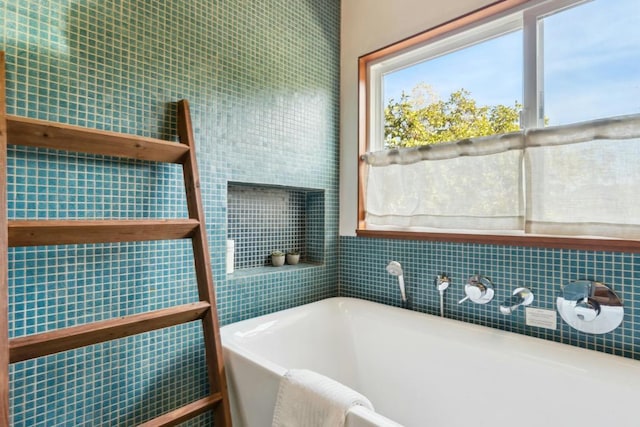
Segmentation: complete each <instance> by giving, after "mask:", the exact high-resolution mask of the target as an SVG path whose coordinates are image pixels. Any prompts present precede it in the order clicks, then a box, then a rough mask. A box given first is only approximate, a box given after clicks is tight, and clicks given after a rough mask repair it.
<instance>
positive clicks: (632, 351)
mask: <svg viewBox="0 0 640 427" xmlns="http://www.w3.org/2000/svg"><path fill="white" fill-rule="evenodd" d="M391 260H396V261H398V262H400V263H401V264H402V266H403V269H404V274H405V285H406V292H407V295H408V296H409V297H410V300H411V308H412V309H413V310H416V311H420V312H424V313H429V314H436V315H439V314H440V296H439V293H438V291H437V289H436V287H435V285H434V279H435V277H436V276H437V275H438V274H440V273H442V272H445V273H447V274H448V275H449V277H451V278H452V284H451V286H450V287H449V289H447V291H446V292H445V305H444V310H445V316H446V317H449V318H452V319H456V320H461V321H465V322H470V323H475V324H479V325H484V326H488V327H493V328H498V329H502V330H506V331H511V332H515V333H520V334H524V335H529V336H533V337H537V338H542V339H548V340H552V341H557V342H561V343H565V344H570V345H575V346H579V347H583V348H587V349H592V350H597V351H602V352H605V353H611V354H615V355H619V356H624V357H628V358H633V359H638V360H640V298H639V297H638V292H637V289H638V279H639V277H638V269H639V268H640V254H628V253H616V252H600V251H578V250H559V249H541V248H526V247H511V246H494V245H479V244H462V243H448V242H424V241H409V240H388V239H370V238H356V237H341V238H340V295H341V296H351V297H358V298H364V299H368V300H372V301H377V302H381V303H384V304H389V305H395V306H400V305H401V299H400V292H399V290H398V281H397V278H396V277H394V276H391V275H390V274H388V273H387V271H386V269H385V267H386V266H387V264H388V263H389V261H391ZM474 274H483V275H485V276H488V277H490V278H491V279H492V281H493V282H494V284H495V285H496V288H495V290H496V295H495V297H494V299H493V301H491V302H490V303H488V304H486V305H480V304H474V303H472V302H470V301H466V302H464V303H462V304H458V301H459V300H461V299H462V298H463V297H464V296H465V294H464V285H465V283H466V282H467V280H468V278H469V277H470V276H472V275H474ZM574 279H589V280H596V281H601V282H604V283H606V284H608V285H610V287H611V288H612V289H613V290H614V291H615V292H616V293H617V294H618V296H619V297H620V298H621V299H622V301H623V303H624V309H625V315H624V320H623V323H622V325H620V326H619V327H618V328H617V329H615V330H614V331H612V332H610V333H607V334H603V335H592V334H586V333H583V332H578V331H576V330H574V329H573V328H571V327H570V326H568V325H567V324H566V323H565V322H564V321H563V320H562V319H561V318H560V315H558V323H557V329H556V330H551V329H544V328H538V327H533V326H527V325H526V324H525V311H524V308H522V307H521V308H519V309H518V310H517V311H516V312H515V313H513V314H512V315H509V316H505V315H503V314H501V313H500V311H499V306H500V304H501V303H503V302H504V301H506V300H507V299H508V297H509V296H510V295H511V293H512V292H513V290H514V289H516V288H518V287H527V288H529V289H531V290H532V291H533V293H534V297H535V300H534V302H533V304H532V305H531V307H536V308H542V309H548V310H555V301H556V298H557V297H558V296H559V294H560V287H561V285H562V284H564V283H567V282H568V281H570V280H574Z"/></svg>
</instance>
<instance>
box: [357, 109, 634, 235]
mask: <svg viewBox="0 0 640 427" xmlns="http://www.w3.org/2000/svg"><path fill="white" fill-rule="evenodd" d="M363 159H364V161H366V162H367V163H368V165H369V167H368V171H367V187H366V207H365V209H366V218H365V220H366V222H367V226H368V227H370V228H373V229H375V228H397V229H409V230H411V229H421V228H427V229H447V230H474V231H489V232H490V231H496V230H501V231H509V232H513V231H516V232H527V233H536V234H552V235H585V236H601V237H620V238H630V239H640V196H639V195H638V192H640V115H631V116H623V117H614V118H609V119H602V120H595V121H590V122H585V123H579V124H574V125H567V126H557V127H550V128H544V129H535V130H529V131H525V132H517V133H512V134H506V135H496V136H491V137H484V138H474V139H467V140H462V141H457V142H453V143H444V144H436V145H427V146H422V147H415V148H401V149H393V150H385V151H378V152H372V153H367V154H365V155H364V156H363Z"/></svg>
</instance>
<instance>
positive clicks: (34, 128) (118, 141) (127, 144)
mask: <svg viewBox="0 0 640 427" xmlns="http://www.w3.org/2000/svg"><path fill="white" fill-rule="evenodd" d="M6 117H7V131H8V133H9V135H10V136H11V138H9V140H8V144H13V145H27V146H33V147H43V148H52V149H56V150H66V151H76V152H82V153H92V154H102V155H106V156H116V157H125V158H130V159H138V160H152V161H157V162H167V163H183V161H184V159H185V156H186V155H187V153H188V152H189V147H188V146H186V145H185V144H179V143H176V142H169V141H163V140H161V139H155V138H145V137H142V136H135V135H126V134H122V133H118V132H108V131H102V130H97V129H88V128H82V127H79V126H73V125H67V124H62V123H53V122H48V121H44V120H36V119H30V118H26V117H17V116H9V115H8V116H6Z"/></svg>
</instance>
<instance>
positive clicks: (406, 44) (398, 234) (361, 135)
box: [356, 0, 640, 252]
mask: <svg viewBox="0 0 640 427" xmlns="http://www.w3.org/2000/svg"><path fill="white" fill-rule="evenodd" d="M527 3H530V4H533V3H535V2H532V1H530V0H501V1H497V2H494V3H491V4H489V5H487V6H485V7H483V8H480V9H477V10H475V11H472V12H470V13H468V14H465V15H462V16H460V17H458V18H454V19H452V20H450V21H447V22H445V23H443V24H440V25H438V26H436V27H433V28H430V29H428V30H426V31H424V32H421V33H418V34H416V35H413V36H410V37H408V38H406V39H403V40H401V41H399V42H397V43H393V44H391V45H389V46H386V47H383V48H381V49H378V50H376V51H373V52H371V53H368V54H366V55H363V56H361V57H359V58H358V227H357V229H356V235H357V236H358V237H369V238H382V239H403V240H426V241H444V242H452V243H479V244H489V245H508V246H526V247H540V248H555V249H578V250H591V251H616V252H640V241H637V240H624V239H606V238H602V239H601V238H583V237H563V236H539V235H499V234H470V233H447V232H443V233H431V232H417V231H395V230H379V229H376V230H372V229H367V227H366V222H365V201H366V197H365V191H366V188H365V177H366V167H367V165H366V162H364V161H363V160H362V155H363V154H365V153H366V152H367V148H368V143H369V126H370V120H371V118H370V109H369V105H368V103H369V98H370V96H371V94H370V93H369V84H368V83H369V65H370V64H371V63H374V62H376V61H379V60H381V59H382V58H385V57H388V56H390V55H396V54H398V53H400V52H402V51H405V50H408V49H411V48H414V47H417V46H420V45H423V44H425V43H427V42H429V41H431V40H433V39H435V38H437V37H442V36H445V35H446V34H448V33H451V32H453V31H458V30H460V29H462V28H463V27H467V26H471V25H473V24H477V23H479V22H481V21H484V20H487V19H490V18H492V17H496V16H497V15H499V14H503V13H507V12H510V11H514V12H515V11H516V10H517V9H518V8H521V7H523V6H525V5H526V4H527Z"/></svg>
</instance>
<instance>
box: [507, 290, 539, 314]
mask: <svg viewBox="0 0 640 427" xmlns="http://www.w3.org/2000/svg"><path fill="white" fill-rule="evenodd" d="M532 302H533V292H531V291H530V290H529V289H527V288H517V289H516V290H514V291H513V294H512V295H511V298H509V299H508V300H506V301H505V302H503V303H502V304H500V313H502V314H511V313H513V312H514V311H516V310H517V309H518V307H520V306H521V305H523V306H527V305H531V303H532Z"/></svg>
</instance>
